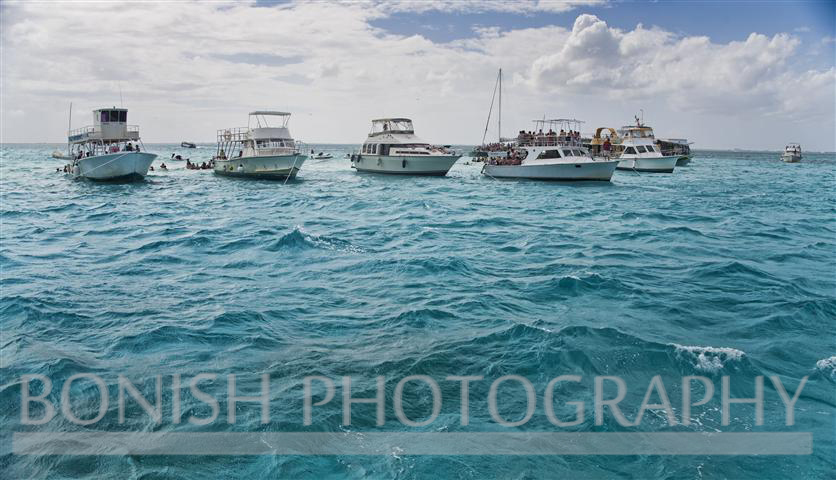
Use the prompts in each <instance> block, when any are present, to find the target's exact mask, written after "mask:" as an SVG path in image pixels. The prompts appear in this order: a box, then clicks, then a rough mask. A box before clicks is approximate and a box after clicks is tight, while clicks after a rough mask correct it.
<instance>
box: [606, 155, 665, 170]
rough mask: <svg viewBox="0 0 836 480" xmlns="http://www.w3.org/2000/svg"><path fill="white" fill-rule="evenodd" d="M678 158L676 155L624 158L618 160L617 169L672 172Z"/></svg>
mask: <svg viewBox="0 0 836 480" xmlns="http://www.w3.org/2000/svg"><path fill="white" fill-rule="evenodd" d="M678 158H679V157H677V156H676V155H672V156H670V157H648V158H641V157H639V158H625V159H623V160H620V161H619V162H618V169H619V170H633V171H636V172H649V173H673V169H674V167H676V162H677V159H678Z"/></svg>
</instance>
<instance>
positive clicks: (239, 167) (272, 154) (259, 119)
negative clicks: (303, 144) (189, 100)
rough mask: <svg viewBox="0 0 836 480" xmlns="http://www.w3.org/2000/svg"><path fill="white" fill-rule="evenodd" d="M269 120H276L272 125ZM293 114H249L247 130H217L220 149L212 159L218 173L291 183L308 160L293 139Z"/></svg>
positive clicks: (267, 112)
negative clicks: (291, 126) (289, 126)
mask: <svg viewBox="0 0 836 480" xmlns="http://www.w3.org/2000/svg"><path fill="white" fill-rule="evenodd" d="M268 118H275V119H278V121H274V122H273V124H272V125H271V124H270V123H269V122H268ZM289 120H290V114H289V113H287V112H275V111H268V110H257V111H255V112H250V114H249V121H248V122H247V126H246V127H239V128H227V129H223V130H218V147H217V151H216V152H215V156H214V157H213V158H212V162H213V164H214V167H213V168H214V170H215V173H216V174H218V175H228V176H237V177H258V178H273V179H284V180H288V179H291V178H294V177H296V174H297V173H298V172H299V169H300V168H302V164H303V163H305V160H306V159H307V158H308V157H307V155H305V154H303V153H301V150H300V145H299V144H298V143H297V142H296V141H294V140H293V137H291V136H290V129H289V128H288V126H287V124H288V121H289Z"/></svg>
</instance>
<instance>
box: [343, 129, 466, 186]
mask: <svg viewBox="0 0 836 480" xmlns="http://www.w3.org/2000/svg"><path fill="white" fill-rule="evenodd" d="M460 157H461V155H458V154H456V153H454V152H451V151H449V150H448V149H447V148H446V147H443V146H436V145H430V144H429V143H426V142H425V141H423V140H421V139H420V138H418V137H416V136H415V131H414V129H413V127H412V120H410V119H408V118H380V119H377V120H372V130H371V132H370V133H369V136H368V137H367V138H366V141H365V142H364V143H363V146H362V147H361V149H360V151H359V152H358V153H355V154H353V155H352V156H351V167H352V168H354V169H356V170H357V171H358V172H374V173H390V174H400V175H447V172H448V171H449V170H450V168H451V167H452V166H453V164H455V163H456V161H457V160H458V159H459V158H460Z"/></svg>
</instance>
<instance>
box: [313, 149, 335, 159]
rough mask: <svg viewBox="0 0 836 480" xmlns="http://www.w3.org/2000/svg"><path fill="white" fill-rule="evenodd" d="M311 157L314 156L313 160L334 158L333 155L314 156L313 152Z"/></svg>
mask: <svg viewBox="0 0 836 480" xmlns="http://www.w3.org/2000/svg"><path fill="white" fill-rule="evenodd" d="M311 155H312V156H311V158H312V159H313V160H328V159H331V158H334V156H333V155H331V154H330V153H323V152H319V153H318V154H316V155H314V154H313V150H311Z"/></svg>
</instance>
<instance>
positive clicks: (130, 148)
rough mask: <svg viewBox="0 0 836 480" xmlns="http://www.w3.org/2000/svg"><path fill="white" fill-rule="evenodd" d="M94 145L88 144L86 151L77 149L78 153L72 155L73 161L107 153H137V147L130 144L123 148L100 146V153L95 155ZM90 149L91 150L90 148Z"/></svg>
mask: <svg viewBox="0 0 836 480" xmlns="http://www.w3.org/2000/svg"><path fill="white" fill-rule="evenodd" d="M97 146H98V145H96V144H88V146H87V149H86V150H84V149H82V148H79V150H78V152H76V153H74V154H73V160H81V159H82V158H87V157H95V156H96V155H106V154H108V153H119V152H137V153H139V151H140V150H139V145H133V144H132V143H131V142H128V143H126V144H125V146H124V147H122V148H119V145H116V144H114V145H101V146H102V150H103V151H102V153H98V154H97V153H96V147H97ZM91 147H92V148H91Z"/></svg>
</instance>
